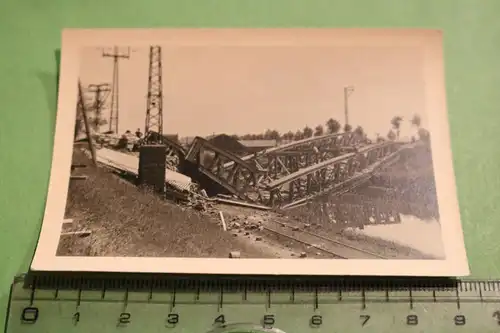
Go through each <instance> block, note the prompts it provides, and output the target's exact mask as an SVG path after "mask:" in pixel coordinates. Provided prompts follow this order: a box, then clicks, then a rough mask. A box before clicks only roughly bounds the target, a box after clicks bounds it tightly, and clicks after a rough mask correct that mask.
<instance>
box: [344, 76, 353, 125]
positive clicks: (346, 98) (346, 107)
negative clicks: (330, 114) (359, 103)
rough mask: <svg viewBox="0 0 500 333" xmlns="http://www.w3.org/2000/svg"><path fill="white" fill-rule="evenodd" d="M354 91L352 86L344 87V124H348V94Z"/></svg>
mask: <svg viewBox="0 0 500 333" xmlns="http://www.w3.org/2000/svg"><path fill="white" fill-rule="evenodd" d="M353 92H354V87H353V86H346V87H344V113H345V126H349V96H351V94H352V93H353Z"/></svg>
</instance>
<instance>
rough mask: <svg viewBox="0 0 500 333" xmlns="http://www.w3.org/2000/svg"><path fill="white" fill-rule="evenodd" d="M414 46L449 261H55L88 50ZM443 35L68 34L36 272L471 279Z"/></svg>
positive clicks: (326, 31)
mask: <svg viewBox="0 0 500 333" xmlns="http://www.w3.org/2000/svg"><path fill="white" fill-rule="evenodd" d="M172 44H175V45H198V46H199V45H217V44H220V45H269V46H271V45H272V46H279V45H300V46H307V45H338V46H369V45H373V46H376V47H383V46H389V45H391V46H393V45H401V46H415V47H421V48H422V50H423V52H424V54H425V65H424V76H425V96H426V100H425V103H426V110H425V111H426V112H427V117H428V119H429V132H430V136H431V147H432V160H433V165H434V173H435V182H436V191H437V198H438V206H439V212H440V220H441V229H442V241H443V247H444V250H445V259H443V260H400V259H394V260H363V259H355V260H353V259H351V260H335V259H229V258H227V259H225V258H180V257H176V258H145V257H66V256H56V250H57V247H58V243H59V238H60V233H61V227H62V223H63V219H64V212H65V207H66V199H67V196H68V186H69V178H70V166H71V162H72V152H73V141H72V138H73V134H74V133H73V131H74V126H69V125H70V124H71V125H72V124H74V122H75V115H76V107H75V106H76V103H77V82H78V78H79V74H80V73H79V72H80V56H81V51H82V49H83V48H85V47H97V46H109V45H123V46H131V47H134V46H150V45H172ZM452 161H453V160H452V153H451V144H450V135H449V125H448V115H447V106H446V90H445V78H444V58H443V36H442V32H441V31H439V30H427V29H330V28H321V29H316V28H291V29H281V28H280V29H276V28H272V29H267V28H266V29H264V28H262V29H253V28H252V29H250V28H247V29H245V28H242V29H232V28H231V29H215V28H214V29H205V28H199V29H196V28H194V29H67V30H64V31H63V33H62V48H61V62H60V81H59V96H58V107H57V119H56V130H55V139H54V148H53V158H52V168H51V175H50V183H49V189H48V196H47V201H46V208H45V214H44V218H43V225H42V228H41V231H40V237H39V241H38V245H37V248H36V251H35V255H34V257H33V261H32V265H31V269H32V270H33V271H84V272H131V273H139V272H142V273H180V274H230V275H232V274H238V275H239V274H246V275H371V276H467V275H469V273H470V272H469V266H468V262H467V256H466V250H465V245H464V238H463V232H462V226H461V222H460V212H459V205H458V199H457V194H456V193H457V191H456V185H455V177H454V171H453V162H452Z"/></svg>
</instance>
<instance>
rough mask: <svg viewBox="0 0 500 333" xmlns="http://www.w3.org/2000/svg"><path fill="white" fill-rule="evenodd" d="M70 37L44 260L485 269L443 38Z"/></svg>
mask: <svg viewBox="0 0 500 333" xmlns="http://www.w3.org/2000/svg"><path fill="white" fill-rule="evenodd" d="M65 33H66V35H64V34H63V44H62V50H61V57H62V60H61V74H60V75H61V77H60V79H61V81H60V89H59V106H58V115H57V117H58V118H57V125H56V139H55V146H54V159H53V164H52V175H51V184H50V188H49V195H48V199H47V208H46V213H45V218H44V222H43V226H42V232H41V236H40V241H39V244H38V247H37V251H36V252H37V253H36V254H35V260H34V262H33V265H34V267H35V269H39V270H104V271H106V270H112V271H124V270H125V271H148V272H156V271H158V272H166V273H168V272H172V273H221V274H224V273H230V274H311V275H323V274H335V275H343V274H346V275H352V274H355V275H467V274H468V266H467V259H466V255H465V249H464V244H463V236H462V229H461V224H460V216H459V209H458V202H457V199H456V189H455V185H454V184H455V183H454V175H453V168H452V159H451V151H450V144H449V137H448V136H449V130H448V124H447V110H446V103H445V85H444V78H443V77H444V73H443V71H444V70H443V59H442V38H441V35H440V33H439V32H436V31H427V30H407V31H404V30H402V31H398V30H335V29H310V30H308V29H288V30H287V29H275V30H273V29H260V30H259V29H255V30H252V29H240V30H238V29H206V30H203V29H200V30H196V29H192V30H189V29H179V30H168V29H162V30H161V29H160V30H150V31H149V34H148V32H147V30H122V31H121V30H112V31H106V30H104V31H99V30H85V31H80V30H69V31H66V32H65ZM65 43H66V44H65ZM68 68H69V69H68ZM440 178H442V179H440ZM116 258H122V259H120V260H119V261H118V260H116ZM207 259H210V260H211V261H210V263H209V262H208V261H206V260H207ZM213 259H216V261H213ZM256 259H258V260H257V261H256ZM344 259H347V260H344ZM350 259H356V260H350ZM72 260H74V262H73V264H72ZM113 260H115V261H113ZM127 260H130V261H129V262H127ZM141 260H142V262H141ZM148 260H149V261H148ZM151 260H153V261H151ZM158 260H160V261H158ZM169 260H170V261H169ZM318 260H319V261H318ZM146 261H148V262H149V263H146ZM118 262H120V264H118ZM153 262H154V264H153ZM320 262H321V263H320ZM106 263H107V264H106ZM113 263H116V265H115V264H113ZM153 265H154V266H155V267H150V266H153ZM110 266H113V267H110Z"/></svg>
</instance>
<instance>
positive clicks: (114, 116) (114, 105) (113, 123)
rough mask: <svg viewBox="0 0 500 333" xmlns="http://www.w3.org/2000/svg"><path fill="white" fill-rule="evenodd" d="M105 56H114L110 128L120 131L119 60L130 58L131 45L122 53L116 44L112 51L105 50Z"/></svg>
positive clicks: (103, 54)
mask: <svg viewBox="0 0 500 333" xmlns="http://www.w3.org/2000/svg"><path fill="white" fill-rule="evenodd" d="M102 56H103V57H109V58H113V91H112V93H111V110H110V115H109V130H110V131H114V132H115V133H118V120H119V113H118V112H119V107H118V100H119V98H118V96H119V94H118V92H119V90H118V86H119V79H118V78H119V77H118V69H119V68H118V61H119V60H120V59H129V58H130V47H128V48H127V52H126V53H120V52H119V50H118V47H117V46H115V47H114V48H113V52H112V53H106V52H104V51H103V53H102Z"/></svg>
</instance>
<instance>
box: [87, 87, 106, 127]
mask: <svg viewBox="0 0 500 333" xmlns="http://www.w3.org/2000/svg"><path fill="white" fill-rule="evenodd" d="M87 91H88V92H90V93H93V94H94V103H93V107H92V108H93V111H94V113H95V116H94V119H93V123H94V127H95V130H96V132H97V133H99V132H100V128H101V125H102V109H103V107H104V103H105V102H106V99H107V98H108V96H109V94H110V92H111V87H110V85H109V84H108V83H100V84H90V85H89V86H88V88H87Z"/></svg>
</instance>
